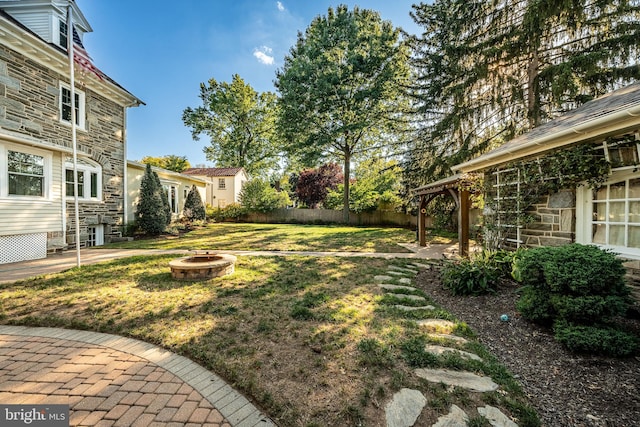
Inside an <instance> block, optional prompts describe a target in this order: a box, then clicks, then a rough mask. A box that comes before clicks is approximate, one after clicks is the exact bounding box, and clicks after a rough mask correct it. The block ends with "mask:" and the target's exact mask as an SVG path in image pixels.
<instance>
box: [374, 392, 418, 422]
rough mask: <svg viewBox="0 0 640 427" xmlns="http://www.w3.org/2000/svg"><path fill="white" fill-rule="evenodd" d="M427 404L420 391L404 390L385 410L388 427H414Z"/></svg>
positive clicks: (394, 397)
mask: <svg viewBox="0 0 640 427" xmlns="http://www.w3.org/2000/svg"><path fill="white" fill-rule="evenodd" d="M426 404H427V398H426V397H424V395H423V394H422V393H420V392H419V391H418V390H412V389H409V388H403V389H402V390H400V391H399V392H397V393H396V394H394V395H393V399H392V400H391V401H390V402H389V403H387V405H386V406H385V408H384V411H385V416H386V418H387V427H411V426H413V424H415V422H416V420H417V419H418V417H419V416H420V413H421V412H422V409H423V408H424V407H425V405H426Z"/></svg>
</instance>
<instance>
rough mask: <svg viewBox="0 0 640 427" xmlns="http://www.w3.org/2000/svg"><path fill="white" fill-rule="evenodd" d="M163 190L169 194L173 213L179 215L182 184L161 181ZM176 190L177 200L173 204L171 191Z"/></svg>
mask: <svg viewBox="0 0 640 427" xmlns="http://www.w3.org/2000/svg"><path fill="white" fill-rule="evenodd" d="M160 184H161V185H162V188H163V189H164V190H166V192H167V199H168V200H169V206H170V207H171V213H172V214H174V215H178V214H179V213H180V184H178V183H177V182H169V181H162V180H161V181H160ZM172 188H173V189H174V191H175V195H176V198H175V200H174V203H173V204H172V203H171V189H172Z"/></svg>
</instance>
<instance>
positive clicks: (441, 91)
mask: <svg viewBox="0 0 640 427" xmlns="http://www.w3.org/2000/svg"><path fill="white" fill-rule="evenodd" d="M412 16H413V19H414V20H415V21H416V23H417V24H419V25H420V26H422V27H424V31H423V32H422V34H421V35H419V36H413V37H411V45H412V48H413V51H414V55H413V66H414V71H415V73H416V76H415V77H416V79H415V86H414V87H413V88H412V89H411V90H410V92H411V95H412V96H413V99H414V101H415V107H416V109H415V111H416V117H415V119H416V122H417V123H419V124H418V125H417V128H418V129H419V130H418V132H417V135H416V137H415V140H414V143H413V145H412V147H411V148H412V149H411V150H410V151H409V154H408V156H407V159H406V160H407V161H406V177H407V178H408V182H407V185H408V186H409V187H416V186H420V185H423V184H426V183H428V182H431V181H433V180H436V179H438V178H443V177H444V176H447V175H449V174H450V173H451V172H450V167H451V166H452V165H454V164H457V163H461V162H464V161H466V160H469V159H470V158H472V157H475V156H476V155H478V154H479V153H482V152H484V151H486V150H487V149H491V148H494V147H495V146H498V145H500V144H502V143H503V142H505V141H508V140H509V139H512V138H513V137H515V136H517V135H519V134H522V133H525V132H527V131H529V130H530V129H531V128H533V127H535V126H538V125H539V124H541V123H544V122H546V121H548V120H550V119H553V118H555V117H557V116H558V115H559V114H562V113H563V112H565V111H567V110H570V109H573V108H576V107H577V106H579V105H581V104H582V103H584V102H586V101H588V100H589V99H592V98H594V97H596V96H599V95H601V94H603V93H605V92H607V91H610V90H612V89H615V88H617V87H620V86H622V85H624V84H628V83H629V82H632V81H634V80H636V79H638V78H640V66H639V65H638V63H639V62H640V57H639V48H638V42H637V41H638V39H640V19H639V18H640V1H638V0H562V1H557V0H507V1H498V0H490V1H484V0H483V1H478V0H471V1H468V0H436V1H435V2H434V3H433V4H427V3H421V4H420V5H417V6H414V11H413V13H412Z"/></svg>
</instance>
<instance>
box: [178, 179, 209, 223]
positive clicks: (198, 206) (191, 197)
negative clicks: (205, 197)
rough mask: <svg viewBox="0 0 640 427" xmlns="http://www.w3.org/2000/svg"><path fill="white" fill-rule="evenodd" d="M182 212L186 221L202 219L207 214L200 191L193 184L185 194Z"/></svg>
mask: <svg viewBox="0 0 640 427" xmlns="http://www.w3.org/2000/svg"><path fill="white" fill-rule="evenodd" d="M182 214H183V215H184V218H185V219H187V220H188V221H202V220H204V219H205V218H206V216H207V214H206V211H205V209H204V204H203V203H202V198H201V197H200V192H199V191H198V189H197V188H196V186H195V185H193V186H191V190H189V193H188V194H187V199H186V200H185V201H184V209H183V210H182Z"/></svg>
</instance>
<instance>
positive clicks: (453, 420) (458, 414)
mask: <svg viewBox="0 0 640 427" xmlns="http://www.w3.org/2000/svg"><path fill="white" fill-rule="evenodd" d="M468 422H469V416H468V415H467V414H465V412H464V411H463V410H462V409H460V407H459V406H458V405H451V409H449V413H448V414H447V415H443V416H441V417H440V418H438V422H437V423H435V424H434V425H433V427H467V423H468Z"/></svg>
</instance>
